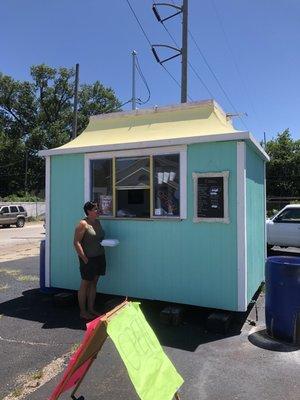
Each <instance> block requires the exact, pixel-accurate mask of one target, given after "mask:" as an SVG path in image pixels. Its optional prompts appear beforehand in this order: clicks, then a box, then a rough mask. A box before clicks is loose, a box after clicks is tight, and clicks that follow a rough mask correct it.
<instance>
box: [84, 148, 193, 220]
mask: <svg viewBox="0 0 300 400" xmlns="http://www.w3.org/2000/svg"><path fill="white" fill-rule="evenodd" d="M181 151H182V152H183V150H181ZM113 154H114V153H113ZM126 154H127V153H126V152H125V156H124V157H123V156H120V157H118V156H112V157H111V158H105V159H104V158H99V159H96V158H92V157H93V155H88V156H87V164H86V165H87V167H86V168H89V170H88V171H89V172H88V173H87V174H86V176H87V181H88V184H87V188H89V189H88V190H89V193H90V195H89V196H90V198H91V199H92V200H93V201H95V202H97V203H98V205H99V210H100V214H101V215H102V216H103V217H114V218H142V219H147V218H149V219H150V218H151V219H161V218H162V219H163V218H166V219H171V218H175V219H176V218H181V217H182V214H181V204H180V203H181V201H180V199H181V194H182V193H185V191H186V182H182V179H181V174H182V172H181V166H180V163H181V162H180V160H181V153H180V152H178V153H175V152H174V153H167V152H166V154H163V153H162V151H161V150H160V152H159V154H155V153H154V154H146V155H141V156H126ZM129 154H132V152H129ZM185 155H186V151H184V156H185ZM99 157H101V155H100V156H99ZM183 184H184V186H183V187H184V190H182V189H181V187H182V185H183ZM86 193H87V192H86Z"/></svg>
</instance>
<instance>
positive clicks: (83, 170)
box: [40, 100, 268, 311]
mask: <svg viewBox="0 0 300 400" xmlns="http://www.w3.org/2000/svg"><path fill="white" fill-rule="evenodd" d="M40 155H42V156H45V157H46V210H47V211H46V218H47V233H46V269H45V273H46V286H48V287H57V288H64V289H78V287H79V283H80V275H79V269H78V260H77V256H76V254H75V251H74V249H73V234H74V228H75V225H76V224H77V223H78V221H79V220H80V218H82V217H83V209H82V206H83V204H84V203H85V202H86V201H88V200H94V201H97V203H98V204H99V208H100V212H101V217H100V218H101V223H102V225H103V227H104V229H105V232H106V238H112V239H119V241H120V244H119V245H118V246H117V247H113V248H106V257H107V265H108V268H107V274H106V275H105V276H104V277H103V278H101V279H100V281H99V286H98V291H99V292H102V293H107V294H113V295H122V296H130V297H137V298H144V299H154V300H162V301H167V302H176V303H183V304H191V305H196V306H202V307H211V308H216V309H224V310H233V311H245V310H246V309H247V306H248V304H249V302H250V300H251V299H252V297H253V295H254V293H255V292H256V291H257V289H258V287H259V285H260V283H261V282H262V281H263V280H264V262H265V257H266V254H265V248H266V237H265V215H266V210H265V194H266V193H265V163H266V161H268V156H267V154H266V153H265V152H264V150H263V149H262V147H261V146H260V145H259V144H258V143H257V142H256V140H255V139H254V138H253V136H252V135H251V134H250V133H249V132H242V131H237V130H235V129H234V127H233V125H232V123H231V121H230V118H229V117H228V116H227V115H226V114H225V113H224V112H223V110H222V109H221V108H220V107H219V106H218V105H217V104H216V102H215V101H213V100H209V101H201V102H194V103H186V104H180V105H175V106H169V107H161V108H160V107H155V108H153V109H143V110H136V111H129V112H118V113H111V114H104V115H99V116H93V117H91V118H90V122H89V125H88V127H87V128H86V130H85V131H84V132H83V133H82V134H81V135H79V136H78V137H77V138H76V139H74V140H72V141H71V142H69V143H67V144H65V145H64V146H61V147H59V148H55V149H51V150H45V151H42V152H40Z"/></svg>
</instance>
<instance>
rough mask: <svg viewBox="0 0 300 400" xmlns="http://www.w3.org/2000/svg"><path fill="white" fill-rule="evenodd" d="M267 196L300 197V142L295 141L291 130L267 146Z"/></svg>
mask: <svg viewBox="0 0 300 400" xmlns="http://www.w3.org/2000/svg"><path fill="white" fill-rule="evenodd" d="M266 152H267V153H268V154H269V156H270V162H269V163H267V171H266V175H267V196H268V197H272V196H279V197H299V196H300V140H297V141H294V140H293V138H292V137H291V134H290V132H289V129H286V130H285V131H283V132H282V133H278V135H277V137H276V138H275V139H272V140H270V141H268V142H267V144H266Z"/></svg>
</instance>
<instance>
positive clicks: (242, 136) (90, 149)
mask: <svg viewBox="0 0 300 400" xmlns="http://www.w3.org/2000/svg"><path fill="white" fill-rule="evenodd" d="M236 140H249V141H250V142H251V143H252V144H253V146H254V147H255V149H256V151H257V152H258V154H259V155H260V156H261V157H262V158H263V159H265V160H266V161H269V160H270V159H269V156H268V155H267V153H266V152H265V151H264V149H263V148H262V147H261V146H260V144H259V143H258V142H257V141H256V140H255V139H254V137H253V136H252V135H251V134H250V133H249V132H238V133H222V134H212V135H202V136H191V137H183V138H176V139H161V140H148V141H140V142H131V143H117V144H109V145H92V146H84V147H73V148H63V147H62V148H61V147H58V148H56V149H50V150H41V151H39V156H49V155H51V156H53V155H59V154H78V153H94V152H103V151H120V150H130V149H147V148H154V147H166V146H178V145H187V144H193V143H208V142H226V141H236Z"/></svg>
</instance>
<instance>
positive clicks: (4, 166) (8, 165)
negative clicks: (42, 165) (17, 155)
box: [0, 160, 24, 168]
mask: <svg viewBox="0 0 300 400" xmlns="http://www.w3.org/2000/svg"><path fill="white" fill-rule="evenodd" d="M21 162H24V160H20V161H16V162H13V163H10V164H6V165H0V168H6V167H10V166H11V165H16V164H19V163H21Z"/></svg>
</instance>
